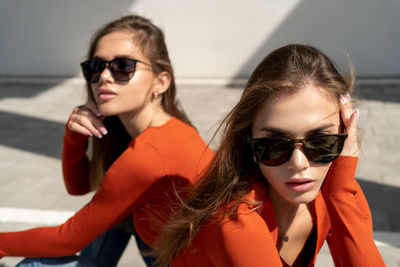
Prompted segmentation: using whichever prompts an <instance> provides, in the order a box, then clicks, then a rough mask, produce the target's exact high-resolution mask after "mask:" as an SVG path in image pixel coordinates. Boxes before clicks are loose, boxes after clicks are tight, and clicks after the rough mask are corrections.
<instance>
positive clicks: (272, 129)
mask: <svg viewBox="0 0 400 267" xmlns="http://www.w3.org/2000/svg"><path fill="white" fill-rule="evenodd" d="M333 126H335V125H334V124H333V123H329V124H324V125H321V126H319V127H317V128H314V129H312V130H309V131H307V132H306V135H309V134H313V133H318V132H321V131H323V130H326V129H328V128H330V127H333ZM260 131H261V132H270V133H272V134H280V135H293V134H294V133H293V132H290V131H287V130H283V129H279V128H275V127H262V128H261V129H260Z"/></svg>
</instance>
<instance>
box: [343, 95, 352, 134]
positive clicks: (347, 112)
mask: <svg viewBox="0 0 400 267" xmlns="http://www.w3.org/2000/svg"><path fill="white" fill-rule="evenodd" d="M352 114H353V107H352V104H351V98H350V96H343V95H341V96H340V116H341V118H342V121H343V123H344V125H345V127H346V129H347V127H348V126H349V120H350V117H351V115H352Z"/></svg>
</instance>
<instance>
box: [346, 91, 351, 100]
mask: <svg viewBox="0 0 400 267" xmlns="http://www.w3.org/2000/svg"><path fill="white" fill-rule="evenodd" d="M346 97H347V98H348V99H349V100H350V101H351V95H350V93H347V94H346Z"/></svg>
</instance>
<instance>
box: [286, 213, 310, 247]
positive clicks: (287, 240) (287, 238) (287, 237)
mask: <svg viewBox="0 0 400 267" xmlns="http://www.w3.org/2000/svg"><path fill="white" fill-rule="evenodd" d="M305 210H308V208H307V207H306V208H305V209H303V210H302V211H300V212H298V213H297V214H296V213H294V215H292V214H291V216H290V217H292V218H291V219H290V221H292V222H293V220H294V218H295V217H298V216H299V215H301V214H302V213H303V212H304V211H305ZM280 240H281V242H285V243H287V242H289V236H288V234H287V232H285V233H284V234H283V235H282V237H281V238H280Z"/></svg>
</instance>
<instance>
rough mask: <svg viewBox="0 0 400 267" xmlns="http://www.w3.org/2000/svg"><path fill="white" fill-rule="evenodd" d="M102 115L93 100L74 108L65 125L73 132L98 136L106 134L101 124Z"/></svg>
mask: <svg viewBox="0 0 400 267" xmlns="http://www.w3.org/2000/svg"><path fill="white" fill-rule="evenodd" d="M103 119H104V116H102V115H101V114H100V112H99V111H98V109H97V106H96V104H95V103H94V102H88V103H86V104H85V105H82V106H78V107H76V108H74V110H73V111H72V114H71V116H70V118H69V120H68V123H67V127H68V129H69V130H71V131H73V132H77V133H80V134H83V135H86V136H93V135H94V136H96V137H98V138H101V137H103V135H106V134H107V129H106V128H105V127H104V124H103Z"/></svg>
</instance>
